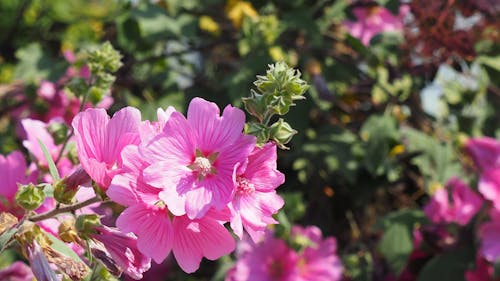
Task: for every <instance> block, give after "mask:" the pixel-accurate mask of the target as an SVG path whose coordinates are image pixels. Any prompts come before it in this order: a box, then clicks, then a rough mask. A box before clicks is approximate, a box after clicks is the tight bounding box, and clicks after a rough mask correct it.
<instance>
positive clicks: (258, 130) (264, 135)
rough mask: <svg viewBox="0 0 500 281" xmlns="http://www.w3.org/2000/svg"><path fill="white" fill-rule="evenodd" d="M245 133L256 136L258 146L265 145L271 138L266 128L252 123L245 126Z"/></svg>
mask: <svg viewBox="0 0 500 281" xmlns="http://www.w3.org/2000/svg"><path fill="white" fill-rule="evenodd" d="M245 133H246V134H248V135H253V136H256V137H257V144H258V145H262V144H265V143H266V142H267V141H268V140H269V138H270V136H271V134H270V133H269V128H268V127H267V126H265V125H263V124H260V123H253V122H251V123H247V124H245Z"/></svg>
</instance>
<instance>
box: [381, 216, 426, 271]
mask: <svg viewBox="0 0 500 281" xmlns="http://www.w3.org/2000/svg"><path fill="white" fill-rule="evenodd" d="M427 222H428V221H427V218H426V217H425V214H424V212H423V211H422V210H416V209H406V210H399V211H395V212H392V213H390V214H388V215H386V216H385V217H383V218H382V219H380V220H379V221H378V222H377V224H376V225H375V229H381V230H384V231H385V233H384V235H383V237H382V239H381V241H380V243H379V245H378V249H379V251H380V253H381V254H382V255H383V256H384V257H385V258H386V260H387V262H388V264H389V266H390V267H391V269H392V270H393V271H394V272H395V273H396V274H399V273H400V272H401V270H402V269H403V268H404V266H405V265H406V263H407V260H408V257H409V255H410V253H411V251H412V250H413V229H414V227H415V226H416V225H418V224H426V223H427Z"/></svg>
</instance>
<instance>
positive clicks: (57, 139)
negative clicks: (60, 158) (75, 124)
mask: <svg viewBox="0 0 500 281" xmlns="http://www.w3.org/2000/svg"><path fill="white" fill-rule="evenodd" d="M47 131H49V133H50V135H51V136H52V138H53V139H54V143H55V144H56V145H57V144H62V143H63V142H64V141H65V140H66V137H67V135H68V127H67V126H66V125H64V124H63V123H52V124H50V125H49V126H48V127H47Z"/></svg>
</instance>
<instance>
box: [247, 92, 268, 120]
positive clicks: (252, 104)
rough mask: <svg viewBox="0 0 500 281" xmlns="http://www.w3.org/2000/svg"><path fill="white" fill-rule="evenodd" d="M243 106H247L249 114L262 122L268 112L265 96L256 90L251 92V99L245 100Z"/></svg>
mask: <svg viewBox="0 0 500 281" xmlns="http://www.w3.org/2000/svg"><path fill="white" fill-rule="evenodd" d="M243 104H244V105H245V109H246V111H247V112H248V113H250V114H251V115H253V116H254V117H255V118H257V119H258V120H259V121H261V122H262V120H263V119H264V114H265V112H266V110H267V104H266V100H265V99H264V95H261V94H259V93H257V92H256V91H254V90H250V97H249V98H243Z"/></svg>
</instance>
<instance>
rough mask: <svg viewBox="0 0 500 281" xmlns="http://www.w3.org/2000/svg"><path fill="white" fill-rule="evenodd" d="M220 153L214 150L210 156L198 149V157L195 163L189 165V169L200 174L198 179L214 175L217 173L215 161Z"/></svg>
mask: <svg viewBox="0 0 500 281" xmlns="http://www.w3.org/2000/svg"><path fill="white" fill-rule="evenodd" d="M218 155H219V153H218V152H214V153H212V154H210V155H208V156H205V155H204V154H203V153H202V152H201V151H200V150H198V149H197V150H196V158H195V159H194V161H193V163H191V165H189V166H188V168H189V169H191V170H193V172H195V173H196V174H197V176H198V180H199V181H201V180H203V179H204V178H205V177H206V176H208V175H213V174H216V173H217V170H216V169H215V166H214V162H215V160H216V159H217V156H218Z"/></svg>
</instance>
